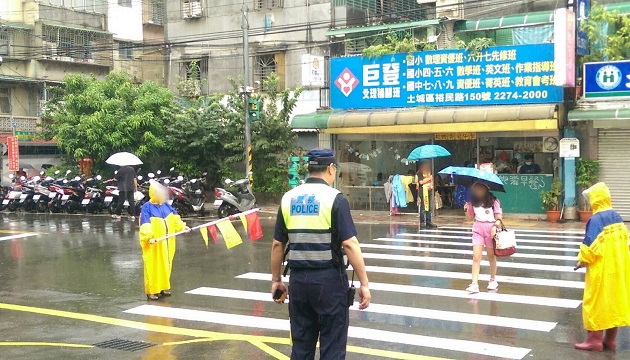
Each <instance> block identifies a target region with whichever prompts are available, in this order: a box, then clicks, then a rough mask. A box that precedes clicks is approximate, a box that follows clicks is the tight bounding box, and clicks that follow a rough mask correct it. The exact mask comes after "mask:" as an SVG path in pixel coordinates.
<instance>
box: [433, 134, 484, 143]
mask: <svg viewBox="0 0 630 360" xmlns="http://www.w3.org/2000/svg"><path fill="white" fill-rule="evenodd" d="M433 139H434V140H447V141H451V140H477V133H446V134H435V135H433Z"/></svg>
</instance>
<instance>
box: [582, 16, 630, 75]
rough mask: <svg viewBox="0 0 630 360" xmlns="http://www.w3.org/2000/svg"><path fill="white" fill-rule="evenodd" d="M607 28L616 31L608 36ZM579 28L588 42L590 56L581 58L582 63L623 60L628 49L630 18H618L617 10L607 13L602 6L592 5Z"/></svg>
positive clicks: (629, 47)
mask: <svg viewBox="0 0 630 360" xmlns="http://www.w3.org/2000/svg"><path fill="white" fill-rule="evenodd" d="M609 27H613V28H614V29H616V31H615V33H613V34H609V32H608V31H607V30H608V28H609ZM581 28H582V30H583V31H585V32H586V35H587V37H588V40H589V45H590V46H589V50H590V54H589V55H586V56H584V57H583V58H582V61H583V62H593V61H604V60H610V61H615V60H624V59H626V58H627V57H628V55H629V53H628V51H629V49H630V17H628V16H619V12H618V11H617V10H614V11H609V10H606V8H604V6H602V5H598V4H594V5H593V6H592V8H591V10H590V12H589V14H588V19H587V20H586V21H583V22H582V25H581Z"/></svg>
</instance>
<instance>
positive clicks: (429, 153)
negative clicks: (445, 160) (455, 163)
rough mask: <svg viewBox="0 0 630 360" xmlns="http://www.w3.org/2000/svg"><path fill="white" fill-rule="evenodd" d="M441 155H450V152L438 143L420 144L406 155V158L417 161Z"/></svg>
mask: <svg viewBox="0 0 630 360" xmlns="http://www.w3.org/2000/svg"><path fill="white" fill-rule="evenodd" d="M443 156H451V153H450V152H448V150H446V149H445V148H443V147H441V146H440V145H422V146H419V147H417V148H415V149H413V151H412V152H411V153H410V154H409V156H407V160H409V161H417V160H424V159H435V158H438V157H443Z"/></svg>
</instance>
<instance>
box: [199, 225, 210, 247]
mask: <svg viewBox="0 0 630 360" xmlns="http://www.w3.org/2000/svg"><path fill="white" fill-rule="evenodd" d="M199 231H200V232H201V237H202V238H203V242H205V243H206V248H207V247H208V228H207V227H201V228H199Z"/></svg>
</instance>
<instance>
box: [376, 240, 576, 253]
mask: <svg viewBox="0 0 630 360" xmlns="http://www.w3.org/2000/svg"><path fill="white" fill-rule="evenodd" d="M374 241H387V242H397V243H401V242H405V243H411V244H433V245H447V246H465V247H472V243H471V241H470V239H468V240H467V241H466V242H460V241H438V240H415V239H404V238H377V239H374ZM518 249H519V250H541V251H542V250H544V251H560V252H574V253H576V254H577V253H579V252H580V249H569V248H561V247H549V246H529V245H520V244H519V245H518ZM575 256H576V257H577V255H575Z"/></svg>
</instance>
